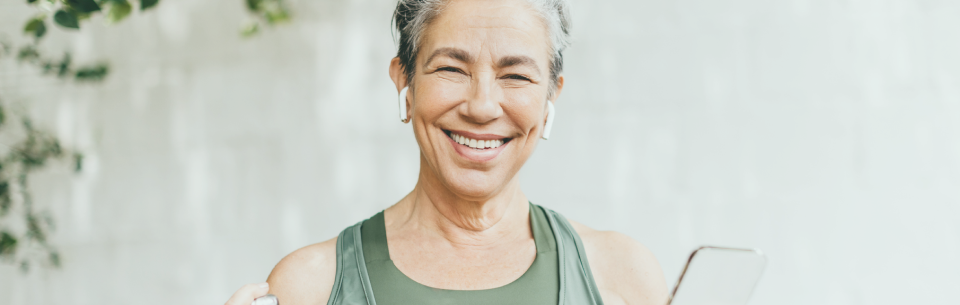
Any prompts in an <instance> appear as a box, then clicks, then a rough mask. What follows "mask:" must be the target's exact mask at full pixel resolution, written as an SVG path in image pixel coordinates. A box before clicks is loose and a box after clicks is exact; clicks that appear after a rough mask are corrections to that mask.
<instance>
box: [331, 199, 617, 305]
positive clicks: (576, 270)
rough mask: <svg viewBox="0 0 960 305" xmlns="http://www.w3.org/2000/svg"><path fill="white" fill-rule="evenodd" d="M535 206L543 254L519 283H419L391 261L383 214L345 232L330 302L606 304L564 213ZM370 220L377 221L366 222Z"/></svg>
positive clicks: (370, 304)
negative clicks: (454, 286) (460, 286)
mask: <svg viewBox="0 0 960 305" xmlns="http://www.w3.org/2000/svg"><path fill="white" fill-rule="evenodd" d="M530 206H531V213H530V215H531V216H530V217H531V227H532V229H533V233H534V241H535V242H536V246H537V258H536V259H535V260H534V264H533V265H531V266H530V269H528V270H527V272H526V273H524V274H523V275H522V276H521V277H520V278H519V279H517V280H516V281H514V282H513V283H510V284H507V285H506V286H503V287H498V288H494V289H487V290H472V291H464V290H443V289H435V288H430V287H427V286H423V285H421V284H419V283H416V282H414V281H413V280H411V279H409V278H407V277H406V276H405V275H403V274H402V273H400V272H399V270H396V266H394V265H393V263H392V261H390V260H389V258H390V256H389V253H388V251H387V248H386V229H385V228H384V225H383V214H382V212H381V213H379V214H377V215H375V216H374V217H372V218H370V219H368V220H365V221H362V222H360V223H357V224H355V225H353V226H350V227H348V228H346V229H345V230H343V232H340V236H339V238H338V240H337V272H336V277H335V281H334V285H333V290H332V291H331V292H330V298H329V301H328V302H327V304H328V305H376V304H377V301H376V300H381V302H380V304H560V305H564V304H570V305H574V304H576V305H581V304H583V305H602V304H603V301H602V300H601V299H600V293H599V291H598V290H597V286H596V283H595V282H594V280H593V274H592V273H591V272H590V265H589V264H588V263H587V257H586V254H585V253H584V250H583V243H582V242H581V241H580V236H579V235H577V232H576V231H575V230H574V229H573V227H572V226H571V225H570V223H569V222H568V221H567V220H566V218H564V217H563V216H562V215H560V214H559V213H557V212H554V211H552V210H550V209H546V208H543V207H540V206H538V205H534V204H531V205H530ZM544 216H545V217H544ZM544 218H546V221H544ZM368 223H369V224H373V225H367V226H364V224H368ZM377 223H379V227H377V225H376V224H377ZM551 234H552V237H553V238H550V237H551ZM361 236H363V237H367V238H361ZM377 240H380V241H381V242H379V244H380V245H378V242H377ZM551 253H553V254H554V255H551ZM368 266H369V268H368ZM550 266H554V267H555V268H551V267H550ZM548 273H549V274H551V275H546V274H548ZM547 278H549V279H551V280H545V279H547ZM558 278H559V287H557V286H558V285H557V280H558ZM551 283H552V284H551ZM391 287H392V288H391ZM548 296H551V297H548ZM552 296H556V297H552ZM558 298H559V300H558Z"/></svg>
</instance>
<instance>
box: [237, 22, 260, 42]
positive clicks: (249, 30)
mask: <svg viewBox="0 0 960 305" xmlns="http://www.w3.org/2000/svg"><path fill="white" fill-rule="evenodd" d="M257 32H260V24H259V23H257V22H256V21H254V22H251V23H250V24H247V25H246V26H244V27H243V28H241V29H240V36H242V37H244V38H246V37H252V36H253V35H256V34H257Z"/></svg>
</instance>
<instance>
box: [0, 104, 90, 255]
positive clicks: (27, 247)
mask: <svg viewBox="0 0 960 305" xmlns="http://www.w3.org/2000/svg"><path fill="white" fill-rule="evenodd" d="M10 117H11V116H10V115H9V114H8V111H7V110H6V108H4V107H3V106H2V103H0V133H2V134H3V135H4V138H5V139H9V138H13V139H15V141H14V143H13V144H11V145H4V146H5V147H4V148H5V149H6V151H5V152H4V153H3V154H0V261H2V262H5V263H13V264H16V265H18V266H19V267H20V269H21V270H22V271H23V272H27V271H29V270H30V267H31V265H33V264H39V265H42V266H51V267H59V266H60V253H59V251H57V249H56V248H55V247H53V246H52V245H51V244H50V242H49V240H48V238H47V237H48V236H49V234H50V232H52V231H53V229H54V221H53V217H52V216H51V215H50V214H49V213H48V212H46V211H40V210H38V209H36V208H34V205H33V196H32V194H31V193H30V185H29V182H30V179H29V177H30V175H31V174H32V173H34V172H36V171H38V170H41V169H43V168H44V167H45V166H46V165H47V164H49V163H51V162H52V161H54V160H61V161H67V160H66V159H68V158H70V157H72V158H73V162H74V163H77V164H74V166H73V167H72V169H73V170H74V171H76V172H79V171H80V170H81V169H82V166H80V164H79V162H82V155H81V154H80V153H77V152H70V151H68V150H67V149H64V148H63V146H62V145H61V144H60V140H59V139H57V138H56V137H55V136H53V135H52V134H51V133H49V132H47V131H44V130H41V129H38V128H36V127H34V126H33V123H32V122H31V120H30V118H29V117H27V116H26V115H14V116H12V117H13V120H9V118H10Z"/></svg>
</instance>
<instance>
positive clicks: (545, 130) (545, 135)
mask: <svg viewBox="0 0 960 305" xmlns="http://www.w3.org/2000/svg"><path fill="white" fill-rule="evenodd" d="M554 114H556V111H555V110H553V102H551V101H547V123H546V124H544V125H543V135H542V136H540V138H541V139H544V140H546V139H547V138H549V137H550V128H552V127H553V116H554Z"/></svg>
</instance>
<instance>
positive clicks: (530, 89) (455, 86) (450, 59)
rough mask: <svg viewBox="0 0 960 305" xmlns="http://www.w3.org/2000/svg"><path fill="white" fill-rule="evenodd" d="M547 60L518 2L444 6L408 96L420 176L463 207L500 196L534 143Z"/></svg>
mask: <svg viewBox="0 0 960 305" xmlns="http://www.w3.org/2000/svg"><path fill="white" fill-rule="evenodd" d="M549 60H550V48H549V44H548V38H547V30H546V27H545V25H544V24H543V22H542V20H541V19H540V18H539V17H538V16H537V15H536V14H535V13H534V12H533V11H532V9H531V8H529V7H528V6H527V4H526V3H524V1H510V0H497V1H452V2H451V3H449V4H447V5H446V7H444V9H443V11H442V13H441V14H440V16H439V17H438V18H437V19H435V20H434V21H433V22H431V23H430V24H429V25H428V26H427V29H426V31H425V33H424V35H423V38H422V40H421V45H420V50H419V55H418V57H417V67H416V73H415V76H414V79H413V84H412V85H411V91H412V92H411V93H410V95H409V97H410V98H412V103H411V104H412V105H411V111H410V114H411V116H412V122H413V127H414V133H415V134H416V138H417V142H418V143H419V145H420V150H421V153H422V156H423V159H424V160H425V162H426V164H422V165H421V166H427V167H428V168H424V169H423V170H428V171H430V172H429V173H426V174H428V175H430V176H432V178H435V179H436V180H437V181H434V182H439V183H441V184H443V185H444V186H446V188H447V189H449V190H450V191H451V192H452V193H453V194H455V195H456V196H458V197H461V198H463V199H467V200H483V199H487V198H491V197H493V196H495V195H496V194H498V193H499V192H500V190H502V189H504V187H505V186H507V185H508V184H509V183H510V182H511V180H513V179H514V177H515V176H516V173H517V172H518V171H519V170H520V168H521V167H522V166H523V164H524V162H526V160H527V158H529V157H530V154H532V153H533V150H534V148H535V147H536V145H537V141H538V139H539V137H540V135H541V131H542V129H543V125H544V122H545V119H546V102H547V99H548V89H549V85H550V77H549V76H550V70H549ZM561 84H562V83H561ZM557 94H559V90H557ZM557 94H555V95H554V98H555V97H556V95H557ZM461 143H464V144H461Z"/></svg>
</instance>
